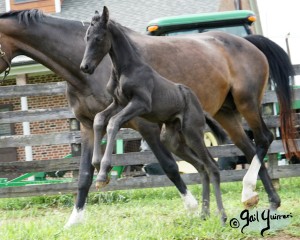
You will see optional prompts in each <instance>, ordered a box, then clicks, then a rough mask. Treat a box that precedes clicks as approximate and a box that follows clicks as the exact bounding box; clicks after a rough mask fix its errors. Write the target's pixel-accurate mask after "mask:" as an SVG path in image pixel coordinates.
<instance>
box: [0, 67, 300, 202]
mask: <svg viewBox="0 0 300 240" xmlns="http://www.w3.org/2000/svg"><path fill="white" fill-rule="evenodd" d="M294 67H295V70H296V73H297V74H298V75H300V65H295V66H294ZM65 88H66V84H65V83H64V82H59V83H47V84H34V85H23V86H5V87H0V98H11V97H24V96H41V95H62V94H64V93H65ZM294 96H295V100H300V89H295V90H294ZM274 102H277V97H276V95H275V93H274V92H273V91H267V92H266V94H265V97H264V101H263V103H264V104H269V103H274ZM66 118H74V115H73V113H72V112H71V111H70V109H68V108H57V109H36V110H28V111H10V112H0V123H17V122H22V121H24V119H26V121H28V122H33V121H44V120H50V119H66ZM264 120H265V122H266V124H267V126H268V127H270V128H275V127H278V126H279V118H278V116H272V115H271V116H264ZM297 122H300V121H299V116H297ZM246 127H247V125H246V124H245V128H246ZM140 138H141V136H140V135H139V133H137V132H135V131H133V130H130V129H122V130H121V131H120V132H119V134H118V139H126V140H132V139H140ZM80 142H81V138H80V132H79V131H70V132H60V133H49V134H41V135H39V134H32V135H27V136H24V135H12V136H2V137H0V148H8V147H24V146H28V145H30V146H36V145H60V144H72V143H80ZM297 142H298V143H300V140H299V139H298V140H297ZM209 151H210V152H211V154H212V156H213V157H232V156H241V155H243V154H242V152H241V151H240V150H239V149H238V148H237V147H236V146H235V145H233V144H226V145H220V146H214V147H209ZM279 152H284V149H283V146H282V142H281V140H275V141H274V142H273V143H272V145H271V147H270V149H269V152H268V153H269V154H270V155H269V166H268V171H269V174H270V176H271V178H272V179H278V178H286V177H296V176H300V164H298V165H285V166H278V163H277V158H276V157H274V155H275V154H276V153H279ZM79 159H80V158H79V157H72V158H65V159H52V160H43V161H32V162H24V161H20V162H6V163H0V173H18V174H22V173H28V172H51V171H57V170H60V171H65V170H78V168H79ZM177 160H179V159H177ZM152 162H157V160H156V158H155V157H154V155H153V154H152V152H143V153H141V152H133V153H125V154H118V155H114V159H113V165H114V166H120V165H121V166H128V165H139V164H147V163H152ZM245 173H246V170H225V171H221V180H222V182H231V181H240V180H242V178H243V176H244V174H245ZM183 179H184V181H185V182H186V183H187V184H196V183H200V182H201V181H200V177H199V174H183ZM172 185H173V184H172V183H171V181H170V180H169V179H168V178H167V177H166V176H164V175H163V176H144V177H130V178H121V179H117V180H114V179H112V180H111V182H110V183H109V184H108V185H107V186H106V187H105V188H104V189H103V191H110V190H117V189H119V190H121V189H135V188H151V187H162V186H172ZM76 189H77V182H76V179H75V180H74V181H73V182H71V183H59V184H45V185H28V186H22V187H9V188H0V198H6V197H19V196H33V195H46V194H47V195H49V194H60V193H74V192H76ZM95 190H96V189H95V187H94V186H92V188H91V191H95Z"/></svg>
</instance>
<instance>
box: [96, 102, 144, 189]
mask: <svg viewBox="0 0 300 240" xmlns="http://www.w3.org/2000/svg"><path fill="white" fill-rule="evenodd" d="M148 109H149V108H147V107H145V104H144V102H143V101H141V100H140V99H139V100H138V99H136V98H133V99H132V100H131V101H130V102H129V103H128V104H127V105H126V107H125V108H123V109H122V110H121V111H120V112H118V113H117V114H116V115H114V116H113V117H111V118H110V120H109V122H108V125H107V129H106V132H107V144H106V149H105V153H104V156H103V158H102V160H101V167H100V172H99V173H98V175H97V182H96V187H103V186H105V185H106V184H107V182H108V172H109V171H110V169H111V158H112V152H113V147H114V141H115V138H116V135H117V133H118V131H119V130H120V128H121V126H122V125H123V124H124V123H126V122H127V121H129V120H131V119H132V118H134V117H136V116H139V115H141V114H144V113H146V112H147V111H148Z"/></svg>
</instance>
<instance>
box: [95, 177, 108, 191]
mask: <svg viewBox="0 0 300 240" xmlns="http://www.w3.org/2000/svg"><path fill="white" fill-rule="evenodd" d="M109 181H110V178H107V179H106V181H96V189H97V190H100V189H101V188H104V187H105V186H106V185H107V184H108V183H109Z"/></svg>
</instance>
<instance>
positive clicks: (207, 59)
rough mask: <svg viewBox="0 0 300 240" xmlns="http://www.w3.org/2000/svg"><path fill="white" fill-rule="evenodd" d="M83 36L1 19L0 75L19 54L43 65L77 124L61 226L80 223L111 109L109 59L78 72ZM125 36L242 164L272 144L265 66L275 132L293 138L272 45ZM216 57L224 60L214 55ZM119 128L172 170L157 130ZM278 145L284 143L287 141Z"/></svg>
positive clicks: (17, 16) (284, 81)
mask: <svg viewBox="0 0 300 240" xmlns="http://www.w3.org/2000/svg"><path fill="white" fill-rule="evenodd" d="M86 30H87V26H83V24H82V22H79V21H70V20H67V19H62V18H55V17H52V16H47V15H44V14H42V13H40V12H39V11H37V10H30V11H16V12H7V13H3V14H0V44H1V51H2V52H4V53H5V55H4V56H2V57H1V59H0V72H3V71H5V70H6V69H7V67H8V63H10V62H11V60H12V59H13V58H14V57H15V56H17V55H22V54H23V55H27V56H29V57H31V58H33V59H34V60H36V61H38V62H40V63H42V64H44V65H45V66H47V67H48V68H50V69H51V70H53V71H54V72H55V73H56V74H58V75H60V76H62V77H63V78H64V79H65V80H66V81H67V86H68V87H67V98H68V101H69V104H70V106H71V108H72V109H73V111H74V113H75V115H76V117H77V118H78V120H79V121H80V122H81V132H82V156H81V161H80V174H79V185H78V195H77V199H76V202H75V207H74V210H73V213H72V215H71V217H70V219H69V221H68V224H67V226H70V225H72V224H75V223H77V222H79V221H80V218H82V216H83V213H84V211H83V210H84V205H85V201H86V198H87V195H88V191H89V188H90V186H91V184H92V174H93V172H94V167H93V166H92V164H91V161H92V153H93V140H94V137H93V120H94V117H95V115H96V114H97V113H98V112H100V111H102V110H104V109H105V108H106V107H107V106H108V105H109V104H110V103H111V101H112V98H111V96H110V95H109V94H108V92H107V91H106V84H107V82H108V79H109V77H110V73H111V61H110V59H109V57H108V56H107V57H105V58H104V60H103V61H102V62H101V64H100V65H99V66H98V67H97V68H96V69H95V72H94V73H93V74H92V75H88V74H83V73H82V72H81V71H80V68H79V65H80V62H81V59H82V56H83V53H84V48H85V43H84V39H83V38H84V35H85V32H86ZM127 31H128V35H129V36H130V38H131V39H132V41H133V42H136V43H138V46H139V49H140V51H141V54H142V55H143V57H144V59H145V60H146V61H147V62H148V63H149V64H150V65H151V66H152V67H153V68H154V69H155V70H156V71H157V72H158V73H159V74H161V75H162V76H164V77H166V78H168V79H170V80H172V81H173V82H181V83H183V84H185V85H187V86H189V87H191V88H192V89H193V91H194V92H195V93H196V95H197V97H198V98H199V100H200V102H201V103H202V107H203V109H204V110H205V111H207V112H209V113H210V114H211V115H212V116H214V118H215V119H217V120H218V121H219V122H220V123H221V125H222V126H223V127H224V128H225V129H226V131H227V132H228V134H229V135H230V137H231V139H232V141H233V142H234V143H235V144H236V145H237V146H238V147H239V148H240V149H241V150H242V151H243V153H244V154H245V156H246V158H247V160H248V161H249V162H251V160H252V159H253V157H254V156H255V155H256V153H257V154H258V156H259V159H262V156H263V155H264V154H265V152H266V151H267V148H268V146H269V144H270V143H271V136H270V135H269V134H267V135H268V137H266V132H268V131H267V130H266V127H265V124H264V123H263V121H262V118H261V114H260V102H261V99H262V96H263V92H264V89H265V86H266V84H267V81H268V71H269V66H270V73H271V76H272V80H273V81H274V82H275V88H276V92H277V94H278V98H279V101H280V106H281V110H283V111H282V112H281V116H283V117H282V123H287V124H283V125H282V127H281V129H282V130H285V132H286V133H287V134H286V135H285V136H286V138H291V137H290V136H289V135H288V134H289V133H291V132H293V131H286V130H287V129H289V128H290V129H292V127H291V126H289V125H288V124H289V123H291V121H290V117H291V112H290V103H291V99H290V90H289V85H288V82H289V76H290V75H292V66H291V64H290V62H289V59H288V57H287V55H286V53H285V52H284V51H283V50H282V49H281V48H280V47H279V46H278V45H277V44H275V43H273V42H271V41H270V40H268V39H266V38H263V37H261V36H250V37H247V40H248V41H251V42H253V44H254V45H259V44H260V45H261V46H260V49H261V51H259V50H258V49H257V48H256V47H254V46H253V45H252V44H250V43H249V42H248V41H245V40H244V39H242V38H237V37H234V36H228V35H226V37H225V36H224V35H219V34H217V33H212V34H211V35H209V34H199V35H194V36H187V37H181V38H177V37H150V36H144V35H141V34H138V33H136V32H133V31H130V30H127ZM191 44H193V47H192V48H190V46H191ZM220 50H221V51H223V53H224V54H222V55H220ZM262 52H263V53H264V54H263V53H262ZM233 56H234V57H233ZM266 57H267V59H268V61H269V64H268V62H267V61H266ZM170 59H171V60H172V61H170ZM268 65H269V66H268ZM250 89H251V90H250ZM282 113H283V114H282ZM240 115H242V116H244V117H245V118H246V119H247V121H248V122H249V125H250V127H251V128H252V130H253V131H254V133H255V142H256V146H255V145H254V144H253V143H252V141H250V140H249V138H248V137H247V136H246V134H245V132H244V130H243V128H242V125H241V119H240ZM124 127H131V128H134V129H137V130H138V131H139V132H140V133H141V135H142V136H143V138H144V139H145V140H146V141H147V142H148V144H149V145H150V147H151V149H152V151H153V153H154V154H155V156H156V157H157V158H158V159H159V161H167V162H169V163H170V164H171V163H172V162H173V158H172V156H171V154H170V153H169V151H167V149H166V148H165V147H164V146H163V145H162V144H161V142H160V141H159V134H160V129H159V127H158V126H157V125H156V124H151V123H146V122H145V121H141V120H140V119H135V120H134V121H131V122H130V123H128V124H127V125H126V126H124ZM150 130H151V131H150ZM268 138H270V139H269V140H268ZM283 141H285V142H286V139H285V138H284V139H283ZM172 166H173V165H172ZM256 170H258V169H257V168H256ZM259 176H260V179H261V180H262V182H263V185H264V187H265V189H266V191H267V193H268V196H269V201H270V205H271V208H275V209H276V208H277V207H279V206H280V198H279V196H278V194H277V193H276V191H275V189H274V187H273V185H272V182H271V179H270V177H269V175H268V173H267V170H266V167H265V165H264V163H262V165H261V167H260V169H259ZM255 177H256V176H255Z"/></svg>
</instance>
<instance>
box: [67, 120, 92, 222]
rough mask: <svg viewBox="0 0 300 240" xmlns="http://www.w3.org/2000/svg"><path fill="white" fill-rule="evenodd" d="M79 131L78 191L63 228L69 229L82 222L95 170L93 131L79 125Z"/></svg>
mask: <svg viewBox="0 0 300 240" xmlns="http://www.w3.org/2000/svg"><path fill="white" fill-rule="evenodd" d="M80 129H81V139H82V143H81V149H82V153H81V159H80V167H79V179H78V190H77V196H76V202H75V206H74V208H73V211H72V214H71V216H70V217H69V220H68V222H67V223H66V225H65V228H68V227H71V226H73V225H75V224H78V223H81V222H83V221H84V207H85V202H86V199H87V196H88V192H89V189H90V187H91V185H92V181H93V175H94V169H95V168H94V167H93V166H92V164H91V159H92V152H93V129H92V127H90V128H86V127H84V126H83V125H81V127H80Z"/></svg>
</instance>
